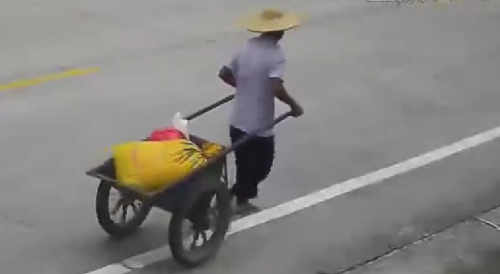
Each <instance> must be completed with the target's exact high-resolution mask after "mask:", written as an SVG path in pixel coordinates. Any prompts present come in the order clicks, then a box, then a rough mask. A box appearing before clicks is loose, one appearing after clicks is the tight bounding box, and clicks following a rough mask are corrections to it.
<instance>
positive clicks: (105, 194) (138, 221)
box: [95, 181, 151, 237]
mask: <svg viewBox="0 0 500 274" xmlns="http://www.w3.org/2000/svg"><path fill="white" fill-rule="evenodd" d="M111 188H112V187H111V185H110V184H108V183H106V182H103V181H101V183H100V184H99V187H98V189H97V194H96V202H95V206H96V207H95V209H96V214H97V221H98V222H99V225H100V226H101V227H102V229H103V230H104V231H106V232H107V233H108V234H109V235H111V236H115V237H123V236H127V235H129V234H131V233H133V232H134V231H135V230H137V228H139V227H140V226H141V225H142V223H143V222H144V221H145V220H146V218H147V217H148V215H149V212H150V211H151V206H149V205H148V204H146V203H144V202H143V203H142V204H141V207H140V209H139V212H138V213H137V214H136V215H135V216H134V218H132V219H131V220H130V221H129V222H127V225H125V226H121V225H119V224H116V223H115V222H114V221H113V220H112V219H111V216H110V212H109V194H110V190H111Z"/></svg>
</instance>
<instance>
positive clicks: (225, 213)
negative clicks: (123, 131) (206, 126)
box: [86, 95, 290, 267]
mask: <svg viewBox="0 0 500 274" xmlns="http://www.w3.org/2000/svg"><path fill="white" fill-rule="evenodd" d="M233 98H234V95H230V96H227V97H225V98H223V99H222V100H220V101H217V102H215V103H214V104H212V105H209V106H207V107H205V108H203V109H201V110H199V111H197V112H195V113H193V114H191V115H188V116H186V117H185V118H184V119H186V120H192V119H194V118H196V117H198V116H200V115H202V114H204V113H207V112H209V111H210V110H213V109H215V108H217V107H219V106H221V105H223V104H224V103H226V102H229V101H231V100H232V99H233ZM289 116H290V113H285V114H283V115H281V116H279V117H278V118H276V119H275V120H274V121H273V123H271V124H270V125H267V126H265V127H263V128H260V129H257V130H255V131H254V132H252V133H250V134H248V135H246V136H245V137H243V138H241V139H240V140H238V142H236V143H235V144H233V145H231V146H229V147H223V150H222V151H221V152H220V153H219V154H218V155H216V156H214V157H212V158H210V159H209V160H208V162H207V164H205V165H203V166H202V167H201V168H198V169H196V170H194V171H193V172H192V173H190V174H189V175H187V176H186V177H185V178H183V179H182V180H180V181H179V182H178V183H176V184H174V185H173V186H172V187H170V188H166V189H162V190H160V191H157V192H155V193H152V194H147V195H146V194H143V193H140V192H138V191H135V190H132V189H130V188H126V187H123V186H122V184H120V182H118V181H117V180H116V174H115V166H114V159H113V158H109V159H107V160H106V161H105V162H104V163H102V164H101V165H99V166H97V167H95V168H93V169H91V170H89V171H87V173H86V174H87V175H89V176H92V177H94V178H97V179H99V180H100V184H99V187H98V190H97V195H96V202H95V203H96V213H97V219H98V221H99V224H100V225H101V227H102V228H103V229H104V230H105V231H106V232H107V233H108V234H110V235H112V236H126V235H129V234H131V233H132V232H134V231H135V230H136V229H137V228H138V227H140V226H141V225H142V223H143V222H144V220H145V219H146V218H147V216H148V214H149V212H150V211H151V209H152V207H157V208H160V209H162V210H165V211H167V212H170V213H171V214H172V217H171V219H170V225H169V228H168V243H169V245H170V249H171V252H172V256H173V258H174V259H175V260H176V261H177V262H179V263H180V264H182V265H184V266H186V267H196V266H199V265H201V264H203V263H205V262H207V261H209V260H210V259H212V258H213V257H215V255H216V254H217V251H218V250H219V248H220V246H221V244H222V242H223V241H224V239H225V236H226V233H227V231H228V229H229V225H230V223H231V217H232V208H231V197H230V191H229V178H228V172H227V160H226V156H227V155H228V154H229V153H231V152H233V151H234V150H235V149H236V148H237V147H239V146H241V145H244V144H245V143H246V142H248V141H249V140H251V138H252V137H253V136H255V135H257V134H258V133H260V132H263V131H265V130H268V129H270V128H272V127H273V126H274V125H276V124H278V123H279V122H281V121H283V120H284V119H286V118H287V117H289ZM145 140H147V139H145ZM190 140H191V141H193V142H194V143H195V144H197V145H198V146H200V147H201V145H202V144H204V143H206V142H208V141H207V140H205V139H203V138H201V137H198V136H195V135H190ZM112 190H117V191H118V195H119V198H118V201H116V203H115V204H114V205H111V202H110V199H109V198H110V196H111V195H110V194H111V191H112ZM110 206H111V208H110ZM120 211H121V215H120V216H119V217H120V218H119V220H114V218H113V217H116V215H117V213H118V212H120ZM129 213H130V215H131V216H130V218H127V215H129ZM186 230H191V233H185V231H186ZM185 234H188V235H185Z"/></svg>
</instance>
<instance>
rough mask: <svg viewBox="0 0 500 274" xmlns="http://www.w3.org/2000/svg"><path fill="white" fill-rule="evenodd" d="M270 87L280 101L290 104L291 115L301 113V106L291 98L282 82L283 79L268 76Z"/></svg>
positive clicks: (296, 115)
mask: <svg viewBox="0 0 500 274" xmlns="http://www.w3.org/2000/svg"><path fill="white" fill-rule="evenodd" d="M270 82H271V88H272V90H273V91H274V96H275V97H276V98H278V100H280V101H281V102H283V103H285V104H287V105H288V106H290V109H291V111H292V115H293V116H295V117H298V116H300V115H302V114H303V112H304V111H303V110H302V107H301V106H300V105H299V104H298V103H297V101H295V99H293V97H292V96H290V94H288V92H287V90H286V88H285V85H284V84H283V80H282V79H280V78H270Z"/></svg>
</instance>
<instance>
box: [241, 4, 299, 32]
mask: <svg viewBox="0 0 500 274" xmlns="http://www.w3.org/2000/svg"><path fill="white" fill-rule="evenodd" d="M300 21H301V20H300V16H299V15H298V14H294V13H286V12H282V11H279V10H275V9H265V10H263V11H262V12H260V13H259V14H253V15H250V16H248V17H246V18H243V19H242V20H241V24H242V25H243V26H244V27H245V28H246V29H247V30H248V31H251V32H258V33H263V32H272V31H285V30H289V29H292V28H295V27H297V26H298V25H300Z"/></svg>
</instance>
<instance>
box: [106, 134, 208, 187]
mask: <svg viewBox="0 0 500 274" xmlns="http://www.w3.org/2000/svg"><path fill="white" fill-rule="evenodd" d="M113 154H114V155H113V156H114V158H115V168H116V177H117V180H118V181H119V182H120V183H121V184H122V185H123V186H124V187H129V188H132V189H135V190H138V191H142V192H152V191H155V190H158V189H160V188H162V187H170V186H173V185H174V184H175V183H176V182H177V181H178V180H180V179H181V178H183V177H184V176H186V175H187V174H189V173H190V172H191V171H192V170H193V169H195V168H197V167H199V166H201V165H203V164H205V163H206V162H207V159H206V158H205V157H204V156H203V154H202V152H201V149H200V148H199V147H198V146H197V145H195V144H194V143H193V142H191V141H188V140H184V139H175V140H168V141H160V142H158V141H154V142H153V141H140V142H130V143H124V144H119V145H115V146H113Z"/></svg>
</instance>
